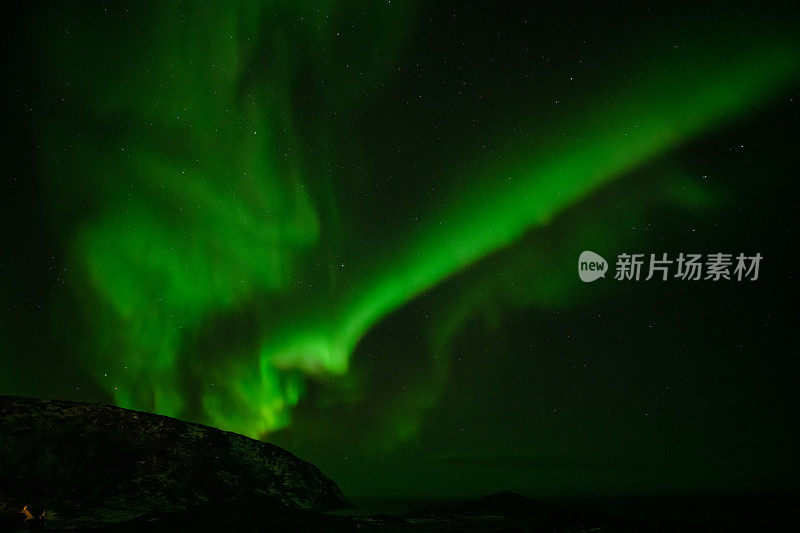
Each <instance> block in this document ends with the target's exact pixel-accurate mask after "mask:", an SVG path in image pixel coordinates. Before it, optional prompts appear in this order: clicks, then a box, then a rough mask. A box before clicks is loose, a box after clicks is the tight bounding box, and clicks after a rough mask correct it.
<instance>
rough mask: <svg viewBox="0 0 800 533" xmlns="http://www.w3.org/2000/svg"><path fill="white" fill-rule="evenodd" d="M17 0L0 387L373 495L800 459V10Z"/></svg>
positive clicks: (651, 475)
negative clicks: (583, 263) (622, 266)
mask: <svg viewBox="0 0 800 533" xmlns="http://www.w3.org/2000/svg"><path fill="white" fill-rule="evenodd" d="M531 4H532V3H531ZM3 9H4V13H3V17H2V19H3V39H4V47H5V49H6V50H7V52H6V54H7V57H8V60H7V65H6V82H5V83H4V88H5V90H6V91H5V92H6V97H5V98H4V107H3V117H4V122H5V127H4V135H5V138H4V139H3V146H4V148H5V157H4V161H5V171H4V174H5V176H4V177H3V180H2V190H1V191H0V193H1V194H0V202H2V208H0V242H2V248H3V252H2V254H0V303H2V306H0V393H4V394H15V395H26V396H37V397H52V398H59V399H74V400H83V401H96V402H105V403H112V404H115V405H120V406H122V407H128V408H132V409H138V410H144V411H150V412H155V413H160V414H165V415H169V416H175V417H179V418H182V419H186V420H191V421H196V422H200V423H204V424H208V425H211V426H215V427H219V428H222V429H225V430H230V431H236V432H239V433H243V434H246V435H249V436H251V437H254V438H263V439H265V440H269V441H271V442H274V443H276V444H279V445H281V446H284V447H286V448H287V449H289V450H290V451H292V452H294V453H295V454H297V455H299V456H300V457H301V458H304V459H306V460H309V461H311V462H314V463H315V464H317V465H318V466H319V467H321V468H322V469H323V471H324V472H326V473H327V474H328V475H329V476H331V477H332V478H333V479H335V480H336V481H337V482H339V484H340V485H341V486H342V488H343V490H344V491H345V492H346V493H347V494H350V495H362V496H387V497H398V496H405V497H409V496H415V497H416V496H420V497H432V496H449V497H461V496H476V495H481V494H485V493H487V492H490V491H494V490H516V491H519V492H523V493H526V494H529V495H534V494H550V495H556V494H591V495H607V494H619V493H628V494H631V493H636V494H640V493H644V492H648V493H658V492H684V493H685V492H694V491H740V490H749V491H752V490H784V489H791V488H796V482H797V479H798V474H800V472H799V471H798V470H799V469H798V460H797V453H796V450H797V449H798V444H800V439H799V438H798V437H800V435H798V429H797V425H796V423H795V421H796V419H797V413H798V392H797V391H798V375H799V374H798V371H799V370H800V364H798V362H797V353H799V352H798V349H797V348H798V338H797V333H796V331H797V330H796V325H797V318H798V311H797V303H796V302H797V300H796V294H797V267H796V263H795V261H794V253H793V249H792V248H793V247H794V246H795V244H796V243H797V242H798V226H797V220H798V209H800V204H798V199H797V198H798V194H797V193H798V180H797V178H798V170H797V169H798V168H800V166H799V165H798V163H800V155H798V150H797V145H798V140H800V138H799V136H798V133H797V132H798V131H800V130H799V129H798V127H800V112H799V111H798V104H799V103H800V101H798V98H800V91H798V89H800V28H798V22H797V21H798V20H800V17H798V15H799V14H800V13H798V12H797V9H796V8H794V9H793V8H788V7H770V8H764V7H761V6H759V7H758V8H757V9H756V8H753V7H748V6H747V5H746V4H739V3H735V2H711V3H702V5H694V6H688V5H687V6H660V7H655V6H645V5H637V4H629V5H622V4H619V3H616V2H615V3H608V4H604V3H597V4H593V5H588V3H587V5H583V6H573V7H566V6H562V7H559V6H558V5H556V4H539V3H535V4H534V5H529V3H524V2H520V3H514V2H487V3H482V4H479V3H475V4H470V3H456V2H436V3H433V2H431V3H426V2H413V3H403V2H350V3H344V4H340V3H336V2H327V1H322V2H308V3H305V2H304V3H292V2H247V3H242V4H236V3H218V4H217V3H210V4H208V5H204V6H200V5H196V4H193V3H188V2H187V3H160V4H150V3H141V2H135V3H134V2H131V3H124V2H99V3H76V4H70V5H61V4H60V3H43V4H39V5H36V6H25V7H21V6H20V7H4V8H3ZM584 250H591V251H594V252H596V253H598V254H600V255H601V256H602V257H604V258H605V259H606V260H607V261H608V263H609V274H607V275H606V276H605V278H602V279H598V280H596V281H594V282H592V283H583V282H582V281H581V280H580V278H579V277H578V275H577V274H578V273H577V268H578V266H577V263H578V256H579V255H580V253H581V252H582V251H584ZM622 253H629V254H631V253H642V254H645V258H647V257H649V254H656V255H657V256H659V257H661V254H667V255H668V257H671V258H676V257H678V256H679V254H681V253H684V254H688V253H697V254H701V255H703V256H707V255H708V254H716V253H726V254H732V255H733V256H734V258H735V256H736V255H738V254H740V253H743V254H745V255H746V256H753V255H755V254H756V253H758V254H760V255H761V256H762V257H763V259H762V262H761V264H760V270H759V275H758V278H757V279H755V280H752V279H745V280H741V281H740V280H737V279H736V276H732V279H731V280H725V279H722V280H719V281H712V280H705V279H701V280H696V281H693V280H684V279H678V278H675V277H674V276H671V277H670V278H669V279H667V280H662V279H660V277H659V276H656V277H655V278H654V279H651V280H645V279H644V277H645V276H642V279H640V280H615V279H614V276H613V275H611V274H612V273H613V271H614V269H615V262H616V258H617V256H618V255H619V254H622ZM646 268H647V266H646V265H645V271H646ZM732 268H733V267H731V271H732Z"/></svg>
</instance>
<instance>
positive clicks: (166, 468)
mask: <svg viewBox="0 0 800 533" xmlns="http://www.w3.org/2000/svg"><path fill="white" fill-rule="evenodd" d="M237 501H242V502H248V503H247V505H248V506H252V505H258V504H259V503H261V502H263V503H264V508H265V509H276V508H284V509H290V510H295V511H296V512H300V513H305V512H309V511H322V510H328V509H334V508H341V507H343V506H345V505H346V503H345V500H344V497H343V495H342V493H341V491H340V490H339V488H338V487H337V486H336V484H335V483H334V482H333V481H331V480H330V479H328V478H327V477H325V475H323V474H322V472H320V470H319V469H318V468H316V467H315V466H314V465H312V464H310V463H307V462H305V461H302V460H300V459H298V458H297V457H295V456H294V455H292V454H291V453H289V452H287V451H286V450H284V449H282V448H279V447H277V446H274V445H272V444H268V443H265V442H261V441H257V440H253V439H250V438H248V437H245V436H242V435H238V434H235V433H229V432H226V431H221V430H218V429H214V428H211V427H207V426H202V425H198V424H192V423H188V422H183V421H180V420H176V419H174V418H169V417H165V416H159V415H154V414H150V413H142V412H137V411H131V410H127V409H121V408H119V407H111V406H105V405H95V404H85V403H75V402H65V401H51V400H37V399H29V398H17V397H10V396H0V520H4V521H6V523H7V522H8V521H10V520H12V519H13V520H15V521H23V520H24V519H25V518H28V520H27V521H25V526H28V527H30V526H31V525H33V524H34V523H35V524H38V527H42V528H46V529H65V528H84V527H98V526H104V525H109V524H114V523H123V522H128V521H131V520H137V519H138V520H142V519H147V518H148V517H154V516H163V515H166V514H170V513H176V512H181V511H185V510H191V509H194V508H203V507H208V506H209V505H214V504H217V503H224V504H225V505H229V506H230V505H233V506H235V505H236V503H235V502H237ZM26 506H27V507H26ZM23 509H25V510H23ZM26 511H27V512H26Z"/></svg>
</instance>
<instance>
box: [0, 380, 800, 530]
mask: <svg viewBox="0 0 800 533" xmlns="http://www.w3.org/2000/svg"><path fill="white" fill-rule="evenodd" d="M798 503H800V499H798V498H797V497H796V496H793V495H785V494H784V495H764V494H761V495H737V496H717V497H714V496H695V497H680V498H675V497H672V498H666V497H661V498H639V499H632V498H627V499H622V498H605V499H600V498H596V499H575V498H573V499H562V500H553V499H549V500H545V499H531V498H526V497H524V496H521V495H519V494H515V493H510V492H505V493H496V494H492V495H490V496H486V497H484V498H481V499H478V500H473V501H459V502H454V501H450V502H436V503H434V502H414V503H413V505H412V504H407V505H406V506H405V507H406V508H405V509H402V510H398V508H399V506H398V505H397V504H398V502H391V501H384V502H377V503H376V502H371V504H370V505H365V504H360V505H359V506H358V507H357V508H353V506H352V505H350V504H349V503H348V502H347V501H346V500H345V498H344V496H343V495H342V493H341V491H340V490H339V488H338V487H337V486H336V484H335V483H334V482H333V481H331V480H330V479H328V478H327V477H325V476H324V474H322V472H320V471H319V469H317V468H316V467H315V466H313V465H311V464H309V463H306V462H304V461H301V460H300V459H298V458H297V457H295V456H293V455H292V454H290V453H289V452H287V451H286V450H283V449H281V448H279V447H277V446H273V445H271V444H267V443H264V442H260V441H255V440H252V439H248V438H247V437H243V436H241V435H236V434H233V433H228V432H224V431H220V430H217V429H214V428H209V427H206V426H200V425H197V424H190V423H186V422H182V421H180V420H175V419H172V418H168V417H163V416H158V415H153V414H148V413H140V412H135V411H129V410H126V409H120V408H117V407H109V406H100V405H92V404H80V403H73V402H59V401H48V400H34V399H26V398H15V397H8V396H0V532H5V531H30V530H46V531H86V530H91V531H95V532H98V533H103V532H134V531H159V532H172V531H201V532H202V531H207V532H212V531H213V532H219V531H223V532H224V531H236V532H240V531H267V530H269V531H309V530H310V531H543V532H544V531H551V532H588V531H601V532H629V531H630V532H633V531H776V530H785V531H796V530H800V523H798V520H797V519H796V516H795V509H798V508H800V506H799V505H798ZM337 509H338V511H337Z"/></svg>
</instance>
